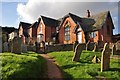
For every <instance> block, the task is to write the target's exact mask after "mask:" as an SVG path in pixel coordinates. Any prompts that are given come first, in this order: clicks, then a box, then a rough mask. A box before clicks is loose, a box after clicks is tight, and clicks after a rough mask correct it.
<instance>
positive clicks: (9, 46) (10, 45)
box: [8, 41, 12, 52]
mask: <svg viewBox="0 0 120 80" xmlns="http://www.w3.org/2000/svg"><path fill="white" fill-rule="evenodd" d="M11 47H12V41H9V42H8V51H9V52H11Z"/></svg>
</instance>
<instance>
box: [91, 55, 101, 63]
mask: <svg viewBox="0 0 120 80" xmlns="http://www.w3.org/2000/svg"><path fill="white" fill-rule="evenodd" d="M92 62H93V63H98V62H100V59H99V58H98V57H97V56H96V55H95V56H94V58H93V59H92Z"/></svg>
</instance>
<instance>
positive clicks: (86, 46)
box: [86, 40, 90, 51]
mask: <svg viewBox="0 0 120 80" xmlns="http://www.w3.org/2000/svg"><path fill="white" fill-rule="evenodd" d="M89 44H90V40H89V41H88V42H87V43H86V51H87V50H88V45H89Z"/></svg>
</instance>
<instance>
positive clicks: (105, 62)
mask: <svg viewBox="0 0 120 80" xmlns="http://www.w3.org/2000/svg"><path fill="white" fill-rule="evenodd" d="M109 67H110V49H109V45H108V43H105V45H104V48H103V51H102V57H101V72H103V71H105V70H108V69H109Z"/></svg>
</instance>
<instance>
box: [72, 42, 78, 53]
mask: <svg viewBox="0 0 120 80" xmlns="http://www.w3.org/2000/svg"><path fill="white" fill-rule="evenodd" d="M77 45H78V41H75V42H74V43H73V51H74V52H75V47H76V46H77Z"/></svg>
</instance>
